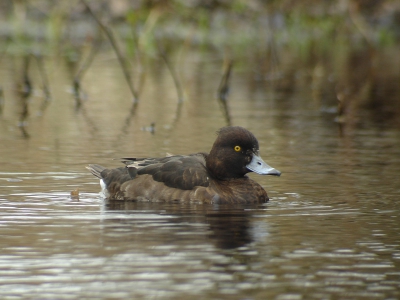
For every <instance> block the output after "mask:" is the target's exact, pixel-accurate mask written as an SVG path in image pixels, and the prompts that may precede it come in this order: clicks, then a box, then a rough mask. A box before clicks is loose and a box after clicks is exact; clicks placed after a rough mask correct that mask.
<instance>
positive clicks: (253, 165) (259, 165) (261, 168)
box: [246, 154, 281, 176]
mask: <svg viewBox="0 0 400 300" xmlns="http://www.w3.org/2000/svg"><path fill="white" fill-rule="evenodd" d="M246 167H247V169H249V170H250V171H252V172H254V173H257V174H260V175H275V176H281V172H279V171H278V170H277V169H274V168H272V167H271V166H269V165H268V164H267V163H266V162H265V161H263V159H262V158H261V157H260V156H258V155H255V154H254V155H253V159H252V160H251V162H250V163H249V164H248V165H247V166H246Z"/></svg>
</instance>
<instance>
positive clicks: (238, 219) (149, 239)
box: [104, 201, 254, 249]
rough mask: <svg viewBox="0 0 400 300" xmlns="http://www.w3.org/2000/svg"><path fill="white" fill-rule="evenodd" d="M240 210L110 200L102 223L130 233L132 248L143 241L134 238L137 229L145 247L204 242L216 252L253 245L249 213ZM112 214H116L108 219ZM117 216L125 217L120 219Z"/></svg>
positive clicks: (239, 207)
mask: <svg viewBox="0 0 400 300" xmlns="http://www.w3.org/2000/svg"><path fill="white" fill-rule="evenodd" d="M244 208H245V207H243V206H241V205H240V206H237V205H234V206H231V205H229V206H222V207H221V206H218V207H215V206H213V205H201V206H196V207H194V206H193V205H187V206H186V205H183V206H182V204H178V203H172V204H166V203H149V202H133V201H110V202H108V203H107V204H105V207H104V209H105V211H106V213H107V215H108V216H107V218H106V219H105V220H107V221H106V222H111V223H112V224H110V225H111V226H110V229H112V230H115V228H116V227H117V228H118V224H120V225H121V229H123V230H127V232H132V239H133V240H132V243H135V244H136V245H137V244H138V243H142V242H143V240H142V239H143V235H141V234H140V235H138V228H140V231H143V232H145V236H146V238H145V240H146V242H145V244H146V246H148V245H149V244H152V243H154V245H159V244H172V245H174V244H176V245H182V244H184V245H187V244H189V245H191V246H194V245H196V244H199V245H204V242H206V243H211V244H213V245H214V246H215V247H217V248H220V249H235V248H238V247H242V246H245V245H247V244H249V243H251V242H254V236H253V233H252V232H253V230H252V224H251V222H250V218H251V216H252V212H250V211H245V210H244ZM114 212H116V213H117V214H116V217H115V218H112V215H113V213H114ZM121 214H124V215H126V217H123V218H121ZM138 216H139V217H138ZM130 217H131V218H130ZM149 220H150V221H149ZM151 220H152V221H151ZM130 225H131V226H132V227H131V229H129V228H130V227H129V226H130ZM199 225H200V226H199ZM202 225H204V226H202ZM127 226H128V227H127ZM105 228H108V226H106V227H105ZM111 236H113V235H111ZM128 236H129V234H128ZM138 237H140V238H139V240H138ZM125 238H127V236H125Z"/></svg>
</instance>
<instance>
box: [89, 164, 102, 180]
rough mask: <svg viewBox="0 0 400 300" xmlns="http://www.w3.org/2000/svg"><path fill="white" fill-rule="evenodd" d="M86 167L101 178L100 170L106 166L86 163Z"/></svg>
mask: <svg viewBox="0 0 400 300" xmlns="http://www.w3.org/2000/svg"><path fill="white" fill-rule="evenodd" d="M86 169H88V170H89V171H90V172H91V173H92V174H93V175H94V176H96V177H97V178H100V179H102V178H103V177H102V176H101V172H103V171H104V170H105V169H106V168H104V167H102V166H100V165H88V166H86Z"/></svg>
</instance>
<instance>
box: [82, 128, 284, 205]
mask: <svg viewBox="0 0 400 300" xmlns="http://www.w3.org/2000/svg"><path fill="white" fill-rule="evenodd" d="M258 150H259V146H258V141H257V139H256V138H255V137H254V135H253V134H252V133H251V132H250V131H248V130H246V129H245V128H242V127H239V126H235V127H224V128H222V129H221V130H220V131H219V133H218V137H217V139H216V141H215V142H214V145H213V147H212V149H211V152H210V153H209V154H207V153H195V154H191V155H186V156H184V155H174V156H169V157H163V158H139V159H138V158H124V159H122V161H123V162H124V163H125V164H126V167H122V168H117V169H105V168H104V167H102V166H99V165H89V166H88V167H87V168H88V169H89V170H90V171H91V172H92V173H93V174H94V175H95V176H97V177H98V178H100V179H101V180H100V184H101V186H102V188H103V192H104V194H105V195H106V196H107V197H108V198H109V199H110V200H141V201H152V202H159V201H162V202H171V201H179V202H200V203H262V202H266V201H268V196H267V193H266V191H265V190H264V189H263V188H262V187H261V186H260V185H259V184H258V183H257V182H255V181H253V180H252V179H250V178H248V177H247V176H246V173H249V172H255V173H258V174H262V175H276V176H279V175H280V174H281V173H280V172H279V171H277V170H275V169H274V168H271V167H270V166H269V165H267V164H266V163H265V162H264V161H263V160H262V158H261V157H260V156H259V154H258Z"/></svg>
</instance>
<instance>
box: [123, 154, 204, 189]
mask: <svg viewBox="0 0 400 300" xmlns="http://www.w3.org/2000/svg"><path fill="white" fill-rule="evenodd" d="M205 158H206V154H205V153H196V154H191V155H186V156H184V155H174V156H168V157H163V158H123V159H121V161H122V162H124V163H125V164H126V166H127V169H128V172H129V174H130V176H131V177H132V178H135V177H136V176H139V175H143V174H149V175H151V176H152V177H153V179H154V180H155V181H158V182H163V183H164V184H165V185H166V186H168V187H173V188H177V189H183V190H191V189H193V188H194V187H195V186H205V187H207V186H208V185H209V180H208V173H207V170H206V160H205Z"/></svg>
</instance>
